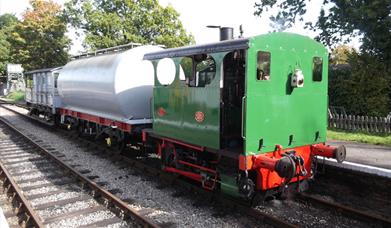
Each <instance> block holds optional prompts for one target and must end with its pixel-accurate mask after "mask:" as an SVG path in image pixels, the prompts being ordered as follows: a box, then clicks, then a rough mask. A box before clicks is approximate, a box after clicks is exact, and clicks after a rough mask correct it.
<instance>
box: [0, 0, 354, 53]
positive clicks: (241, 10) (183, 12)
mask: <svg viewBox="0 0 391 228" xmlns="http://www.w3.org/2000/svg"><path fill="white" fill-rule="evenodd" d="M54 1H55V2H57V3H59V4H61V5H62V4H64V2H66V1H67V0H54ZM322 2H323V0H312V1H310V2H309V7H308V13H307V14H306V15H305V17H304V21H316V19H317V17H318V15H319V11H320V8H321V5H322ZM159 3H160V4H161V5H162V6H167V5H171V6H172V7H174V9H175V10H176V11H177V12H179V14H180V17H179V18H180V20H181V21H182V23H183V25H184V27H185V29H186V31H187V32H189V33H191V34H192V35H193V36H194V38H195V40H196V44H202V43H210V42H216V41H218V40H219V31H218V29H210V28H207V27H206V26H207V25H219V26H227V27H233V28H234V36H235V37H237V36H239V25H241V24H242V25H243V30H244V33H243V36H244V37H249V36H254V35H259V34H264V33H267V32H270V31H272V30H273V29H272V28H271V27H270V21H269V16H270V15H271V13H273V11H272V12H269V13H267V14H265V15H263V17H262V18H260V17H257V16H254V15H253V13H254V3H255V0H197V1H194V0H159ZM27 7H29V0H0V14H3V13H14V14H16V15H17V16H20V15H21V13H22V12H23V11H24V10H25V9H26V8H27ZM303 27H304V23H298V24H296V25H295V26H293V27H292V28H290V29H288V30H287V31H288V32H294V33H298V34H302V35H307V36H309V37H311V38H313V37H314V36H315V35H316V34H315V33H314V32H311V31H308V30H304V29H303ZM68 35H69V36H70V37H71V39H72V41H73V45H72V48H71V51H70V52H71V54H76V53H78V52H80V51H82V46H81V43H82V38H77V37H76V35H75V32H74V31H70V32H69V33H68ZM353 46H358V42H357V41H355V42H354V43H353Z"/></svg>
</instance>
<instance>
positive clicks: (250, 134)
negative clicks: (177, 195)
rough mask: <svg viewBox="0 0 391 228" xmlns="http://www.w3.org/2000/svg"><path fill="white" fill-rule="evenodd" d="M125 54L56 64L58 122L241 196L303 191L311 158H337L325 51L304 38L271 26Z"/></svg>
mask: <svg viewBox="0 0 391 228" xmlns="http://www.w3.org/2000/svg"><path fill="white" fill-rule="evenodd" d="M138 50H140V51H138ZM126 53H130V54H124V53H116V54H111V55H110V54H108V55H102V56H94V57H89V58H85V59H76V60H74V61H72V62H70V63H68V64H67V65H66V66H64V67H63V69H62V70H61V73H60V77H59V82H58V83H59V95H60V98H61V105H60V106H58V107H56V118H55V119H56V123H57V124H59V125H63V126H66V127H67V128H68V129H73V130H76V131H77V132H78V134H80V135H88V136H92V137H95V138H96V139H104V140H105V141H106V143H107V145H109V146H117V147H118V149H120V150H122V149H124V148H125V147H126V146H133V147H138V148H141V150H140V152H142V153H146V154H151V153H152V154H156V155H157V157H158V158H159V159H160V160H161V164H162V169H164V170H165V171H167V172H171V173H175V174H179V175H182V176H185V177H187V178H190V179H192V180H194V181H197V182H199V183H200V184H201V185H202V187H204V188H205V189H208V190H213V191H215V190H217V191H222V192H224V193H227V194H231V195H235V196H240V197H245V198H248V199H253V198H254V197H255V198H259V197H267V196H268V195H269V194H275V193H280V192H281V191H283V190H284V189H286V187H287V186H294V187H297V188H298V189H299V190H303V189H305V188H306V186H307V185H306V181H307V180H309V179H311V178H312V177H313V175H314V170H313V165H314V161H315V160H316V159H314V158H315V157H316V156H324V157H329V158H336V159H337V160H338V161H339V162H342V161H343V160H344V158H345V155H346V151H345V148H344V147H343V146H341V147H339V148H334V147H330V146H327V145H325V141H326V127H327V99H328V98H327V82H328V78H327V77H328V75H327V74H328V70H327V69H328V52H327V50H326V49H325V48H324V47H323V46H322V45H321V44H319V43H317V42H315V41H313V40H312V39H310V38H307V37H304V36H300V35H296V34H290V33H271V34H266V35H260V36H256V37H251V38H246V39H235V40H227V41H222V42H218V43H213V44H205V45H196V46H190V47H182V48H174V49H166V50H162V49H161V48H144V47H136V48H134V49H132V50H130V51H127V52H126ZM131 53H133V54H131ZM135 56H137V57H135ZM121 67H122V68H123V69H122V68H121ZM118 69H120V70H118ZM117 81H118V82H117ZM118 88H122V89H118ZM140 88H141V90H140ZM130 91H135V93H132V92H130ZM124 94H125V95H124ZM121 96H122V97H121ZM293 183H296V185H293Z"/></svg>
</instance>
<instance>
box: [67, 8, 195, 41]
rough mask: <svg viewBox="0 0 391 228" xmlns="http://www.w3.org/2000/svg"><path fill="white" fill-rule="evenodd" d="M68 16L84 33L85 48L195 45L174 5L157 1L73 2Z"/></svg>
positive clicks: (73, 24)
mask: <svg viewBox="0 0 391 228" xmlns="http://www.w3.org/2000/svg"><path fill="white" fill-rule="evenodd" d="M64 16H65V18H66V19H67V21H68V22H69V23H70V25H71V26H73V27H74V28H76V29H79V30H82V31H83V33H84V35H85V39H84V44H83V45H84V47H86V48H91V49H100V48H107V47H112V46H117V45H121V44H126V43H129V42H137V43H142V44H162V45H165V46H166V47H178V46H183V45H187V44H190V43H193V42H194V39H193V37H192V36H191V35H188V34H187V33H186V31H185V29H184V28H183V25H182V23H181V21H180V20H179V14H178V12H176V11H175V9H173V8H172V7H171V6H167V7H162V6H160V5H159V3H158V1H157V0H138V1H134V0H85V1H82V0H71V1H69V2H67V3H66V4H65V11H64Z"/></svg>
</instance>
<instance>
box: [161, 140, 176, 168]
mask: <svg viewBox="0 0 391 228" xmlns="http://www.w3.org/2000/svg"><path fill="white" fill-rule="evenodd" d="M163 153H164V159H163V163H164V165H165V166H169V167H174V168H175V167H176V151H175V147H174V145H172V144H168V145H167V146H166V147H165V148H164V152H163Z"/></svg>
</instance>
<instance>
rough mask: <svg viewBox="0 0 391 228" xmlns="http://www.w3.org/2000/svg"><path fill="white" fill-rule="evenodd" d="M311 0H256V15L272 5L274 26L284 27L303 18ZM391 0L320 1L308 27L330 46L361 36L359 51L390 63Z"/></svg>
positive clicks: (280, 28) (282, 28) (283, 28)
mask: <svg viewBox="0 0 391 228" xmlns="http://www.w3.org/2000/svg"><path fill="white" fill-rule="evenodd" d="M309 1H311V0H286V1H277V0H257V1H256V3H255V8H256V10H255V14H256V15H259V16H260V15H262V13H263V12H265V11H268V10H270V9H271V8H273V7H277V8H279V12H278V13H277V14H276V15H273V16H272V17H271V20H272V22H273V23H274V25H275V27H276V28H277V29H279V30H285V29H286V28H289V27H291V26H292V25H293V24H294V23H295V22H296V21H298V20H303V15H305V14H306V12H307V10H308V9H307V5H308V2H309ZM390 12H391V1H390V0H323V5H322V9H321V11H320V15H319V17H318V20H317V21H316V22H315V23H312V22H307V23H306V25H307V27H308V28H310V29H312V30H314V31H319V32H320V33H319V35H318V37H317V39H318V40H320V41H321V42H323V43H324V44H326V45H328V46H330V47H333V46H334V45H335V44H337V43H340V42H342V41H344V42H346V41H349V40H350V38H351V37H355V36H360V37H362V46H361V49H362V51H364V52H366V53H369V54H371V55H372V56H375V57H377V58H378V59H379V60H381V61H385V62H386V63H387V64H388V66H390V65H391V39H390V37H391V13H390Z"/></svg>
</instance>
